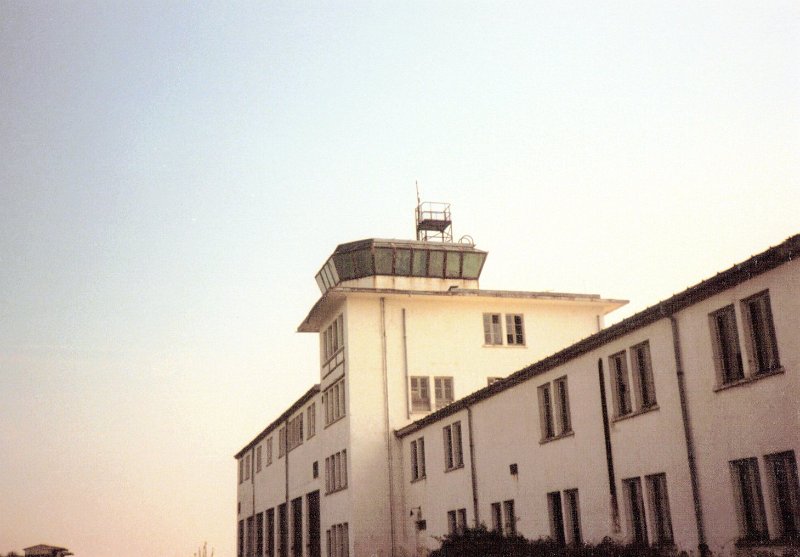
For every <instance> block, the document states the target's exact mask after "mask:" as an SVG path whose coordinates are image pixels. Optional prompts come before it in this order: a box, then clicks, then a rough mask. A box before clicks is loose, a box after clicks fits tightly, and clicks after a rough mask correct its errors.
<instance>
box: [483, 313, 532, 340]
mask: <svg viewBox="0 0 800 557" xmlns="http://www.w3.org/2000/svg"><path fill="white" fill-rule="evenodd" d="M504 338H505V343H506V344H508V345H510V346H513V345H518V346H524V345H525V325H524V322H523V319H522V315H521V314H519V313H507V314H506V315H505V336H504V335H503V320H502V319H501V315H500V314H499V313H484V314H483V343H484V344H487V345H502V344H503V339H504Z"/></svg>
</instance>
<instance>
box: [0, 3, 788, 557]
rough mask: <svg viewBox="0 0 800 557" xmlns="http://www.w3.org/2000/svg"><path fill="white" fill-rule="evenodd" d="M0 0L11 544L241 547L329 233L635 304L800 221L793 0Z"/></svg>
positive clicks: (0, 544) (1, 261)
mask: <svg viewBox="0 0 800 557" xmlns="http://www.w3.org/2000/svg"><path fill="white" fill-rule="evenodd" d="M130 4H131V5H125V4H123V3H120V2H113V3H90V2H36V1H34V2H22V1H9V0H0V153H2V156H0V266H1V267H0V268H2V273H0V447H2V456H0V516H1V517H2V520H0V553H5V552H6V551H10V550H16V551H20V550H21V549H22V548H23V547H27V546H29V545H33V544H36V543H52V544H56V545H65V546H67V547H69V548H70V549H72V550H73V552H74V553H75V554H76V555H77V556H78V557H100V556H104V555H110V554H113V555H117V556H121V557H128V556H131V557H133V556H138V555H143V554H147V555H163V556H165V557H172V556H189V555H191V554H192V552H193V551H194V550H195V549H196V547H197V545H198V544H199V543H201V542H202V541H203V540H208V542H209V545H210V546H214V547H215V548H216V555H217V557H225V556H233V555H234V549H235V548H234V541H235V531H234V528H235V519H236V515H235V511H236V509H235V493H236V483H235V465H234V461H233V459H232V455H233V454H234V453H235V452H236V451H237V450H238V449H239V448H241V446H243V445H244V444H245V443H246V442H247V441H249V440H250V439H251V438H252V437H253V436H254V435H255V434H256V433H257V432H258V431H260V430H261V428H263V427H264V426H265V425H266V424H267V423H268V422H269V421H271V420H272V419H273V418H275V417H276V416H277V415H278V414H279V413H280V411H282V410H283V409H284V408H285V407H286V406H287V405H288V404H289V403H290V402H291V401H293V400H294V399H295V398H296V397H297V396H299V395H300V394H301V393H302V392H304V391H305V390H306V389H307V388H308V386H310V385H311V384H312V383H314V382H315V381H316V380H317V376H318V370H317V341H316V338H315V337H314V336H312V335H300V334H297V333H295V332H294V330H295V328H296V326H297V324H298V323H299V322H300V321H301V320H302V318H303V317H304V316H305V315H306V312H307V311H308V309H309V308H310V307H311V305H312V304H313V303H314V302H315V301H316V299H317V297H318V295H319V292H318V290H317V288H316V284H315V282H314V278H313V277H314V274H315V273H316V271H317V270H318V269H319V267H320V266H321V264H322V263H323V262H324V260H325V258H326V257H327V256H328V255H329V254H330V252H331V251H332V250H333V249H334V247H335V246H336V244H338V243H341V242H345V241H350V240H355V239H360V238H365V237H399V238H410V237H412V235H413V207H414V202H415V193H414V182H415V180H419V183H420V187H421V190H422V194H423V198H424V199H427V200H432V201H449V202H451V203H452V204H453V214H454V220H455V225H454V229H455V235H456V236H457V237H459V236H461V235H463V234H470V235H471V236H472V237H473V238H474V239H475V240H476V242H477V244H478V247H480V248H482V249H485V250H488V251H489V253H490V255H489V258H488V260H487V263H486V267H485V271H484V276H483V280H482V285H483V286H484V287H489V288H507V289H519V290H558V291H578V292H594V293H599V294H602V295H603V296H607V297H618V298H627V299H630V300H631V304H630V305H629V306H628V307H627V308H626V309H624V310H623V311H622V312H620V317H621V316H624V315H628V314H630V313H631V312H633V311H635V310H638V309H641V308H643V307H645V306H647V305H649V304H652V303H654V302H656V301H658V300H659V299H662V298H664V297H667V296H669V295H670V294H672V293H673V292H675V291H678V290H681V289H683V288H684V287H686V286H688V285H689V284H692V283H695V282H697V281H699V280H700V279H702V278H705V277H706V276H708V275H710V274H713V273H714V272H716V271H719V270H721V269H724V268H726V267H728V266H730V265H731V264H732V263H734V262H736V261H740V260H742V259H745V258H747V257H748V256H749V255H751V254H752V253H755V252H758V251H761V250H763V249H765V248H767V247H768V246H769V245H774V244H776V243H779V242H780V241H782V240H783V239H785V238H786V237H787V236H789V235H792V234H795V233H797V232H800V226H798V218H797V215H798V207H800V154H799V153H800V103H798V98H800V63H799V62H798V52H800V39H799V38H798V37H800V5H798V4H797V3H796V2H751V3H743V2H725V3H697V2H605V3H597V2H569V3H558V4H556V3H549V2H548V3H535V2H520V3H512V2H485V3H476V2H396V3H389V2H348V3H344V2H340V3H331V2H325V3H311V2H272V3H241V2H239V3H230V2H218V3H210V2H209V3H191V4H178V3H164V2H135V3H130Z"/></svg>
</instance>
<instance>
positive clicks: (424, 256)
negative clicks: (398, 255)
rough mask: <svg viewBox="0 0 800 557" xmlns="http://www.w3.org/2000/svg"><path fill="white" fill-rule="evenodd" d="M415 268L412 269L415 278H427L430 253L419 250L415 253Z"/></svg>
mask: <svg viewBox="0 0 800 557" xmlns="http://www.w3.org/2000/svg"><path fill="white" fill-rule="evenodd" d="M412 263H413V267H412V269H411V274H412V275H413V276H415V277H426V276H428V252H427V251H425V250H417V249H415V250H414V251H413V257H412Z"/></svg>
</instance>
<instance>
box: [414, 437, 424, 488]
mask: <svg viewBox="0 0 800 557" xmlns="http://www.w3.org/2000/svg"><path fill="white" fill-rule="evenodd" d="M424 477H425V439H424V438H423V437H420V438H419V439H416V440H414V441H412V442H411V481H414V480H419V479H420V478H424Z"/></svg>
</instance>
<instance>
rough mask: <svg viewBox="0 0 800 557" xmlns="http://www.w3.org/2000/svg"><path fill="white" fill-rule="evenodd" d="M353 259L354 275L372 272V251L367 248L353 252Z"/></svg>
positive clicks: (360, 275)
mask: <svg viewBox="0 0 800 557" xmlns="http://www.w3.org/2000/svg"><path fill="white" fill-rule="evenodd" d="M353 259H355V277H356V278H358V277H365V276H367V275H371V274H373V273H374V269H373V265H372V252H371V251H370V250H369V249H362V250H359V251H357V252H355V253H354V254H353Z"/></svg>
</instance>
